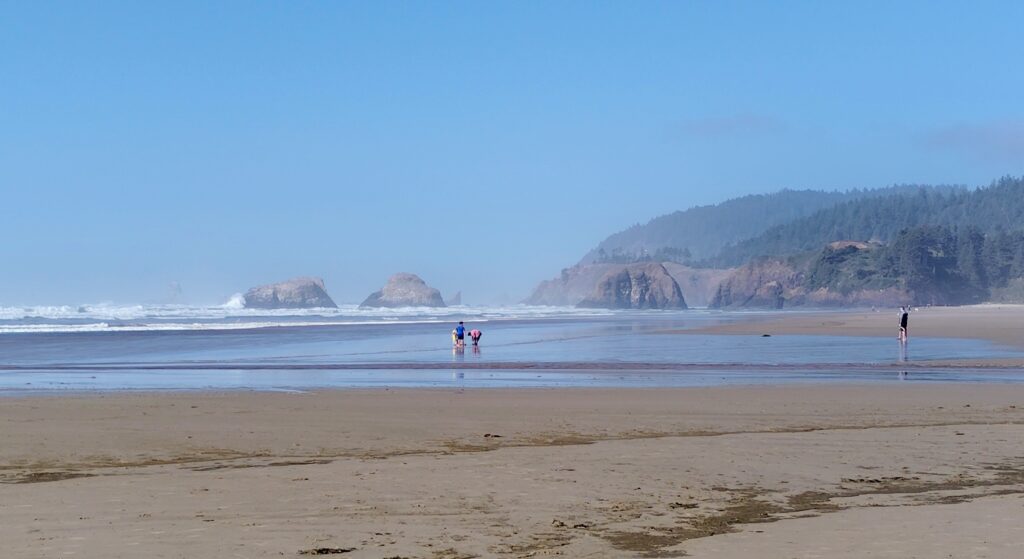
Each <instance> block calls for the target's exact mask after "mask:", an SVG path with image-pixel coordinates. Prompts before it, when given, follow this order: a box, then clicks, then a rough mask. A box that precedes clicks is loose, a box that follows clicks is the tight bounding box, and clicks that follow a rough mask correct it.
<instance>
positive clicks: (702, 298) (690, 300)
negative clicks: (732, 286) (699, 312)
mask: <svg viewBox="0 0 1024 559" xmlns="http://www.w3.org/2000/svg"><path fill="white" fill-rule="evenodd" d="M662 265H663V266H665V269H666V270H668V273H669V275H671V276H672V278H673V279H675V280H676V283H678V284H679V289H682V290H683V297H684V298H686V304H687V305H688V306H689V307H691V308H692V307H706V306H708V305H710V304H711V300H712V299H714V298H715V293H717V292H718V286H719V284H721V283H722V281H724V280H725V279H726V278H728V277H729V276H730V275H732V273H733V271H734V270H735V269H734V268H729V269H718V268H691V267H690V266H684V265H682V264H677V263H675V262H662Z"/></svg>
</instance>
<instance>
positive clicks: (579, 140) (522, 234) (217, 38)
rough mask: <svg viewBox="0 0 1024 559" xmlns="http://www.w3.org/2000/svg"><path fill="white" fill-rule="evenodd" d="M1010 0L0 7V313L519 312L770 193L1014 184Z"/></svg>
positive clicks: (1018, 110) (1019, 167)
mask: <svg viewBox="0 0 1024 559" xmlns="http://www.w3.org/2000/svg"><path fill="white" fill-rule="evenodd" d="M1021 21H1024V2H1016V1H1013V2H966V1H965V2H939V1H928V2H909V1H907V2H872V1H865V2H781V1H780V2H760V1H750V2H726V1H716V2H625V1H623V2H598V1H592V2H528V1H516V2H383V1H381V2H378V1H372V2H371V1H367V2H305V1H297V2H257V1H247V2H229V1H222V2H210V1H196V2H192V1H185V0H177V1H174V2H156V1H154V2H100V1H97V2H78V1H74V2H72V1H68V2H49V1H43V0H40V1H31V2H29V1H8V0H0V216H2V217H0V238H2V241H0V306H3V305H29V304H39V305H42V304H83V303H98V302H112V303H117V304H129V303H141V302H154V301H159V300H162V299H163V298H165V297H166V296H167V293H168V286H169V285H170V284H171V283H172V282H177V284H179V285H180V287H181V293H182V297H183V300H185V301H187V302H190V303H196V304H215V303H220V302H223V301H225V300H227V299H228V297H230V296H231V295H232V294H233V293H237V292H242V291H245V290H246V289H247V288H248V287H251V286H253V285H258V284H263V283H269V282H273V281H279V280H282V279H286V278H289V277H292V276H298V275H312V276H320V277H323V278H324V280H325V281H326V284H327V288H328V291H329V292H330V293H331V294H332V296H333V297H334V298H335V300H336V301H338V302H359V301H361V300H362V299H363V298H364V297H365V296H366V295H367V294H369V293H370V292H371V291H374V290H376V289H378V288H379V287H380V286H381V285H383V284H384V282H385V281H386V279H387V277H388V276H389V275H391V274H392V273H395V272H399V271H408V272H413V273H417V274H419V275H420V276H422V277H423V278H424V279H425V280H426V281H427V282H428V283H429V284H431V285H433V286H435V287H438V288H439V289H441V291H442V293H443V294H444V295H446V296H448V295H451V294H453V293H454V292H455V291H458V290H461V291H462V292H463V294H464V300H465V301H466V302H467V303H471V304H473V303H475V304H491V303H497V302H503V301H504V302H507V301H516V300H519V299H521V298H522V297H525V296H526V295H527V294H528V293H529V291H530V290H531V288H532V287H533V286H534V285H535V284H536V283H537V282H539V281H540V280H543V279H546V278H549V277H553V276H556V275H557V274H558V273H559V271H560V270H561V269H562V268H563V267H566V266H569V265H571V264H573V263H575V262H576V261H577V260H578V259H579V258H580V257H581V256H582V255H583V254H584V253H585V252H586V251H587V250H589V249H590V248H592V247H593V246H595V245H596V244H597V243H598V242H599V241H601V240H602V239H603V238H604V237H606V236H607V235H609V234H611V233H614V232H616V231H619V230H621V229H623V228H625V227H628V226H630V225H632V224H635V223H642V222H646V221H648V220H649V219H651V218H653V217H655V216H657V215H661V214H665V213H669V212H672V211H675V210H679V209H685V208H688V207H692V206H694V205H703V204H712V203H716V202H720V201H723V200H726V199H728V198H732V197H736V196H742V195H745V194H752V193H764V192H771V191H775V190H778V189H781V188H794V189H802V188H815V189H825V190H835V189H849V188H872V187H883V186H887V185H891V184H897V183H931V184H936V183H942V184H965V185H969V186H979V185H985V184H988V183H989V182H991V181H992V180H993V179H995V178H998V177H1000V176H1003V175H1007V174H1013V175H1019V174H1024V101H1022V100H1024V94H1022V92H1024V71H1021V70H1022V67H1021V60H1024V41H1021V35H1020V22H1021Z"/></svg>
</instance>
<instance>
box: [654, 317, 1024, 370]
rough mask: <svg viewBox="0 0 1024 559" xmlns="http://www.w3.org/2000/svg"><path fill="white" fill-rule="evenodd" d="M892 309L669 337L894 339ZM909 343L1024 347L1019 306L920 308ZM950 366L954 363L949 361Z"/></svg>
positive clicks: (760, 320)
mask: <svg viewBox="0 0 1024 559" xmlns="http://www.w3.org/2000/svg"><path fill="white" fill-rule="evenodd" d="M897 310H898V309H888V308H887V309H883V310H877V311H864V310H841V311H812V312H806V313H800V314H794V315H788V316H787V315H785V314H784V313H785V312H786V311H779V313H777V314H770V315H761V316H758V315H752V316H751V317H750V320H743V321H738V322H732V323H729V324H717V325H713V326H707V327H702V328H695V329H692V330H675V331H673V332H672V333H674V334H727V335H753V334H757V335H763V334H768V335H771V336H778V335H787V334H799V335H806V336H815V335H820V336H866V337H883V338H884V337H892V338H893V339H895V338H896V332H897V328H898V324H897ZM909 331H910V343H911V344H913V341H914V338H915V337H929V338H965V339H976V340H987V341H990V342H995V343H999V344H1005V345H1008V346H1013V347H1016V348H1024V305H1018V304H995V303H986V304H982V305H970V306H963V307H920V308H915V310H914V311H913V312H911V313H910V325H909ZM950 363H955V361H950Z"/></svg>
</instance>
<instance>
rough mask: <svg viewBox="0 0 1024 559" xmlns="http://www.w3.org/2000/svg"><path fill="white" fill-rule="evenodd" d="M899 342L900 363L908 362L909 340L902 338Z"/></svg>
mask: <svg viewBox="0 0 1024 559" xmlns="http://www.w3.org/2000/svg"><path fill="white" fill-rule="evenodd" d="M899 344H900V363H906V362H907V360H908V359H909V356H908V355H907V341H906V340H900V342H899Z"/></svg>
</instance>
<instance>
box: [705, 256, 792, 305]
mask: <svg viewBox="0 0 1024 559" xmlns="http://www.w3.org/2000/svg"><path fill="white" fill-rule="evenodd" d="M803 281H804V272H803V271H802V270H798V269H796V268H795V267H794V266H793V265H791V264H789V263H787V262H785V261H782V260H776V259H768V258H765V259H760V260H758V261H755V262H751V263H750V264H747V265H745V266H740V267H739V268H737V269H736V270H735V271H734V272H733V273H732V274H731V275H730V276H729V277H728V278H727V279H726V280H725V281H723V282H722V283H721V284H720V285H719V286H718V290H717V292H716V293H715V296H714V298H713V299H712V300H711V305H710V306H711V307H712V308H716V309H726V308H737V307H739V308H742V307H767V308H770V309H781V308H782V307H783V306H785V304H786V301H787V300H790V301H792V300H793V299H794V298H795V296H796V295H797V294H802V293H803V288H802V286H803Z"/></svg>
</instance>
